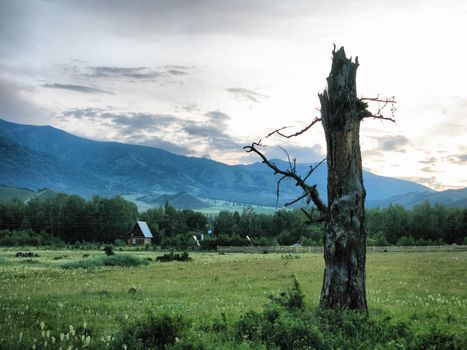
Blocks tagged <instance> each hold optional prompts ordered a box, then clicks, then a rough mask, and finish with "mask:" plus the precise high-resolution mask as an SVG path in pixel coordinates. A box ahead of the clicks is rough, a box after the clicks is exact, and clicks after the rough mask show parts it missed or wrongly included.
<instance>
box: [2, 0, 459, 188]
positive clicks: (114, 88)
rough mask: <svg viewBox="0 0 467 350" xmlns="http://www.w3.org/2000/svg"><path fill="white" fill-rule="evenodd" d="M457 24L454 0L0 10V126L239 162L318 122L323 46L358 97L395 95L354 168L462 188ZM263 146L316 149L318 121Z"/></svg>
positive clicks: (22, 4) (311, 153)
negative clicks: (391, 117) (353, 71)
mask: <svg viewBox="0 0 467 350" xmlns="http://www.w3.org/2000/svg"><path fill="white" fill-rule="evenodd" d="M466 18H467V3H466V2H465V1H454V0H444V1H436V0H427V1H370V0H360V1H352V2H350V1H344V0H328V1H309V0H302V1H287V2H285V1H278V0H277V1H275V0H268V1H266V0H263V1H260V0H257V1H214V0H212V1H208V0H201V1H189V0H186V1H178V0H171V1H149V0H148V1H123V0H122V1H91V0H83V1H42V0H34V1H33V0H31V1H22V0H19V1H14V0H0V118H3V119H6V120H10V121H13V122H18V123H30V124H49V125H52V126H55V127H58V128H61V129H64V130H66V131H69V132H71V133H74V134H77V135H80V136H84V137H88V138H93V139H98V140H112V141H121V142H127V143H136V144H143V145H149V146H154V147H161V148H165V149H167V150H169V151H172V152H175V153H179V154H185V155H192V156H204V157H210V158H212V159H215V160H218V161H221V162H226V163H231V164H234V163H246V162H254V161H257V160H258V159H256V158H254V157H252V156H248V155H246V154H245V153H244V151H243V150H242V146H244V145H247V144H250V143H251V142H253V141H257V140H259V139H260V138H262V137H264V135H266V134H268V133H269V132H270V131H272V130H274V129H276V128H279V127H282V126H288V125H291V126H294V127H295V128H291V129H290V130H291V131H296V130H299V129H301V128H302V127H303V126H306V125H307V124H308V123H309V122H310V121H311V120H312V119H313V118H314V117H315V116H318V115H319V112H318V111H317V108H319V101H318V97H317V94H318V92H321V91H322V90H323V89H324V88H325V86H326V77H327V75H328V73H329V70H330V63H331V58H330V57H331V51H332V48H333V43H336V45H337V46H338V47H339V46H344V47H345V49H346V52H347V54H348V55H349V56H354V57H355V56H359V60H360V68H359V71H358V76H357V85H358V88H359V94H360V95H361V96H366V97H375V96H377V95H378V94H381V96H395V98H396V100H397V112H396V114H395V117H396V119H397V121H396V123H391V122H382V121H379V120H365V121H364V122H363V123H362V132H361V145H362V152H363V161H364V167H365V168H367V169H369V170H371V171H373V172H375V173H377V174H379V175H387V176H392V177H398V178H407V179H411V180H414V181H417V182H419V183H423V184H425V185H427V186H430V187H432V188H434V189H446V188H458V187H466V186H467V177H466V175H465V174H467V171H466V170H467V143H466V141H465V140H467V85H466V84H465V81H467V68H466V66H465V57H467V47H466V46H465V45H464V44H463V43H464V41H465V39H464V35H465V33H467V21H466V20H465V19H466ZM374 108H377V106H374ZM387 113H389V111H387ZM268 145H269V146H268V148H267V152H268V154H269V155H270V156H272V157H282V158H283V157H285V154H284V153H283V152H282V151H281V150H280V148H278V147H277V146H276V145H282V146H284V147H285V148H287V149H288V150H289V151H290V154H291V155H292V156H295V157H296V158H297V160H298V161H299V162H310V161H317V160H320V159H322V158H323V157H324V155H325V152H326V145H325V142H324V135H323V132H322V129H321V126H320V125H319V124H318V125H315V127H314V128H313V129H312V130H310V131H309V132H308V133H306V134H304V135H302V136H300V137H298V138H295V139H293V140H287V142H286V141H285V140H281V139H279V138H274V139H273V138H271V139H268Z"/></svg>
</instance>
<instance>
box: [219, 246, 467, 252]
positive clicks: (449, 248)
mask: <svg viewBox="0 0 467 350" xmlns="http://www.w3.org/2000/svg"><path fill="white" fill-rule="evenodd" d="M217 251H218V252H223V253H323V247H315V246H313V247H311V246H310V247H304V246H301V247H300V246H298V247H294V246H218V247H217ZM366 251H367V253H371V252H439V251H443V252H445V251H467V245H430V246H367V247H366Z"/></svg>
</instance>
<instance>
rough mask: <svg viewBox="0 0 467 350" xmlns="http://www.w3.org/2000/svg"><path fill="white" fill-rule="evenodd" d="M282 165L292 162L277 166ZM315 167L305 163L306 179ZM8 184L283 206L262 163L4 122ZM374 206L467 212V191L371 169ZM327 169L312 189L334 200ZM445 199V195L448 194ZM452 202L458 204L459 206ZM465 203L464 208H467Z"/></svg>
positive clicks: (0, 131) (286, 191)
mask: <svg viewBox="0 0 467 350" xmlns="http://www.w3.org/2000/svg"><path fill="white" fill-rule="evenodd" d="M274 162H275V163H276V165H278V166H279V167H287V166H288V163H286V162H283V161H280V160H275V161H274ZM310 165H311V164H297V171H298V173H302V174H305V173H306V172H307V171H308V169H309V167H310ZM0 169H1V171H0V184H1V185H4V186H9V187H21V188H29V189H33V190H37V189H39V188H50V189H53V190H54V191H62V192H65V193H75V194H79V195H81V196H84V197H86V198H89V197H91V196H92V195H102V196H115V195H132V196H137V197H138V198H139V200H145V199H146V200H147V201H152V202H160V201H161V200H164V198H165V197H164V196H168V197H167V198H169V199H170V200H174V195H176V194H180V193H183V196H180V195H177V196H175V199H176V198H178V199H179V201H182V200H181V198H182V199H183V198H189V200H190V201H191V203H193V205H195V206H197V207H199V206H200V205H202V204H201V203H209V202H210V201H217V200H221V201H228V202H234V203H240V204H251V205H262V206H275V205H276V199H277V198H276V183H277V180H278V178H277V177H274V175H273V174H272V172H271V170H270V169H269V168H267V167H266V166H265V165H264V164H262V163H253V164H248V165H227V164H223V163H220V162H216V161H213V160H210V159H206V158H196V157H188V156H182V155H176V154H173V153H170V152H167V151H165V150H162V149H159V148H152V147H146V146H139V145H131V144H123V143H117V142H101V141H93V140H89V139H85V138H81V137H77V136H74V135H72V134H69V133H67V132H65V131H62V130H60V129H56V128H53V127H51V126H33V125H23V124H15V123H11V122H8V121H5V120H2V119H0ZM363 176H364V182H365V187H366V190H367V206H370V207H375V206H380V207H383V206H386V205H389V204H399V203H403V205H407V206H410V205H413V203H417V202H418V201H419V200H421V199H422V200H423V199H424V198H427V199H429V200H432V199H434V200H437V198H441V199H439V200H442V201H443V203H454V205H456V206H457V205H460V206H462V207H465V202H462V201H463V200H467V190H466V189H464V190H461V191H445V192H435V191H433V190H431V189H429V188H428V187H426V186H423V185H420V184H417V183H415V182H411V181H407V180H401V179H395V178H390V177H384V176H379V175H375V174H373V173H371V172H368V171H364V174H363ZM326 179H327V167H326V164H325V163H323V164H322V165H321V166H320V167H318V168H317V169H316V170H315V172H314V173H313V175H312V176H311V177H310V183H312V184H316V185H317V188H318V190H319V192H320V194H321V196H322V197H323V200H326ZM441 193H444V194H443V195H441ZM299 194H300V193H299V192H298V190H297V188H296V187H295V186H294V184H293V183H284V184H282V185H281V192H280V198H279V202H278V206H279V207H280V206H281V205H282V204H283V203H285V202H287V201H290V200H291V199H294V198H296V197H297V196H298V195H299ZM449 198H457V199H456V200H454V199H453V200H451V199H449ZM462 203H463V204H462Z"/></svg>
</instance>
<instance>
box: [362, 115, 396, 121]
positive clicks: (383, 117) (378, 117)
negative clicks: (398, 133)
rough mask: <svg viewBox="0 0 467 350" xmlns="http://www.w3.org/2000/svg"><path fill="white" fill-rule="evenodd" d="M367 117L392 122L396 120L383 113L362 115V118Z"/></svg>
mask: <svg viewBox="0 0 467 350" xmlns="http://www.w3.org/2000/svg"><path fill="white" fill-rule="evenodd" d="M368 118H371V119H382V120H389V121H390V122H393V123H395V122H396V119H395V118H393V117H385V116H383V115H373V114H372V115H369V116H365V117H363V119H368Z"/></svg>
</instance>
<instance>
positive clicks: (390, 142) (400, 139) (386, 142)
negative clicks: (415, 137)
mask: <svg viewBox="0 0 467 350" xmlns="http://www.w3.org/2000/svg"><path fill="white" fill-rule="evenodd" d="M376 141H377V142H378V148H379V149H380V150H381V151H385V152H387V151H395V152H405V148H404V146H406V145H408V144H409V143H410V142H409V140H408V139H407V138H406V137H405V136H403V135H395V136H382V137H378V138H376Z"/></svg>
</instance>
